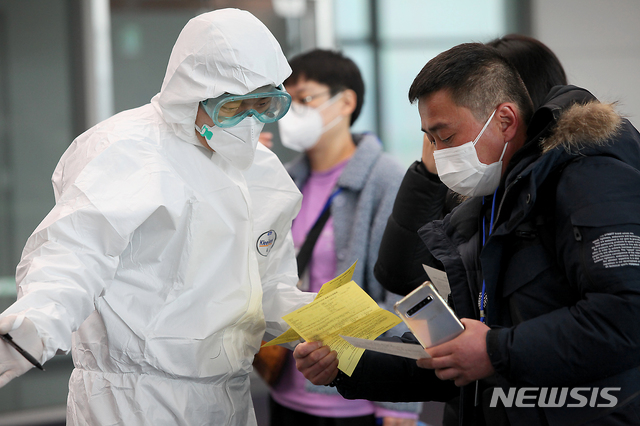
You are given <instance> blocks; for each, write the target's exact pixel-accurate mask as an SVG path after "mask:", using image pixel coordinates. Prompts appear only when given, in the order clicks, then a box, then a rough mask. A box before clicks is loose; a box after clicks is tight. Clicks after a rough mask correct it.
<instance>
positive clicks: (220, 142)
mask: <svg viewBox="0 0 640 426" xmlns="http://www.w3.org/2000/svg"><path fill="white" fill-rule="evenodd" d="M263 127H264V123H262V122H260V121H258V120H257V119H256V118H255V117H246V118H244V119H243V120H242V121H241V122H239V123H238V124H236V125H235V126H233V127H225V128H222V127H218V126H208V125H207V124H203V125H202V127H201V128H200V127H198V125H196V130H197V131H198V133H199V134H200V135H202V137H203V138H204V139H205V140H206V141H207V145H209V147H211V149H213V150H214V151H215V152H217V153H218V154H220V155H221V156H223V157H224V158H225V159H226V160H227V161H229V162H230V163H231V164H232V165H233V166H234V167H236V168H238V169H240V170H246V169H248V168H249V167H250V166H251V164H253V158H254V157H255V153H256V147H257V145H258V138H259V137H260V132H261V131H262V128H263Z"/></svg>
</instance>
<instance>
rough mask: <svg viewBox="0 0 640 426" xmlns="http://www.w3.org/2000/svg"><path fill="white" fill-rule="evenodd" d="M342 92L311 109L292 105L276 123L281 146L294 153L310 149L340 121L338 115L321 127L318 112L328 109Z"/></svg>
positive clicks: (320, 117) (321, 123)
mask: <svg viewBox="0 0 640 426" xmlns="http://www.w3.org/2000/svg"><path fill="white" fill-rule="evenodd" d="M340 96H342V92H340V93H336V95H335V96H333V97H332V98H331V99H329V100H327V101H326V102H324V103H322V104H321V105H319V106H318V107H317V108H313V107H310V106H307V105H301V104H292V105H291V108H290V109H289V112H287V114H285V116H284V117H282V118H281V119H280V120H279V121H278V130H279V131H280V140H281V141H282V145H284V146H285V147H287V148H289V149H293V150H294V151H298V152H302V151H306V150H307V149H310V148H312V147H313V146H314V145H315V144H316V143H317V142H318V139H320V136H322V134H323V133H324V132H326V131H327V130H329V129H331V128H332V127H333V126H335V125H336V124H338V123H339V122H340V120H342V118H343V117H342V116H341V115H339V116H338V117H336V118H335V119H333V120H332V121H331V122H330V123H328V124H327V125H326V126H325V125H323V121H322V115H321V114H320V111H322V110H323V109H325V108H328V107H329V106H330V105H333V103H334V102H335V101H337V100H338V99H339V98H340Z"/></svg>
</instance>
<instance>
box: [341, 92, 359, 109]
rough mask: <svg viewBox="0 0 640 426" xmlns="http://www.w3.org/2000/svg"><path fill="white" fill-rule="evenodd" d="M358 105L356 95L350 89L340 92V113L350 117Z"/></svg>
mask: <svg viewBox="0 0 640 426" xmlns="http://www.w3.org/2000/svg"><path fill="white" fill-rule="evenodd" d="M357 104H358V95H356V92H354V91H353V90H351V89H346V90H344V91H343V92H342V111H341V113H342V114H343V115H351V114H353V111H355V109H356V105H357Z"/></svg>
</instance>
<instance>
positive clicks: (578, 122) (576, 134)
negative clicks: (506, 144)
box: [540, 100, 622, 153]
mask: <svg viewBox="0 0 640 426" xmlns="http://www.w3.org/2000/svg"><path fill="white" fill-rule="evenodd" d="M621 125H622V117H621V116H620V115H618V113H617V112H616V111H615V109H614V104H604V103H600V102H599V101H597V100H594V101H590V102H588V103H586V104H579V103H575V104H573V105H571V106H570V107H568V108H567V109H566V110H565V111H564V112H563V113H562V115H561V116H560V118H559V119H558V121H557V123H556V125H555V127H554V128H553V129H552V130H551V134H550V135H549V137H547V138H542V140H540V146H541V148H542V152H543V153H545V152H548V151H550V150H552V149H555V148H557V147H559V146H562V147H564V149H565V150H567V151H568V152H579V151H580V150H582V149H583V148H585V146H587V145H602V144H604V143H605V142H606V141H607V140H609V139H611V138H613V137H614V136H616V134H617V133H618V132H619V131H620V126H621Z"/></svg>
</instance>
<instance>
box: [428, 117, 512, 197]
mask: <svg viewBox="0 0 640 426" xmlns="http://www.w3.org/2000/svg"><path fill="white" fill-rule="evenodd" d="M495 113H496V111H495V110H494V111H493V113H492V114H491V117H489V119H488V120H487V122H486V123H485V125H484V127H483V128H482V130H481V131H480V133H479V134H478V137H476V139H475V140H474V141H473V142H467V143H465V144H463V145H460V146H456V147H453V148H447V149H439V150H436V151H434V153H433V157H434V159H435V161H436V169H438V176H439V177H440V180H441V181H442V182H443V183H444V184H445V185H447V187H449V188H450V189H451V190H452V191H455V192H457V193H458V194H462V195H465V196H467V197H475V196H483V195H489V194H492V193H493V192H494V191H495V190H496V188H497V187H498V185H499V184H500V176H501V174H502V157H504V153H505V151H506V150H507V145H508V144H509V142H507V143H505V145H504V149H503V150H502V155H501V156H500V159H499V160H498V161H496V162H495V163H491V164H484V163H481V162H480V159H479V158H478V153H477V152H476V148H475V146H476V143H478V140H480V137H481V136H482V134H483V133H484V131H485V129H486V128H487V126H488V125H489V122H490V121H491V119H492V118H493V116H494V115H495Z"/></svg>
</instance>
